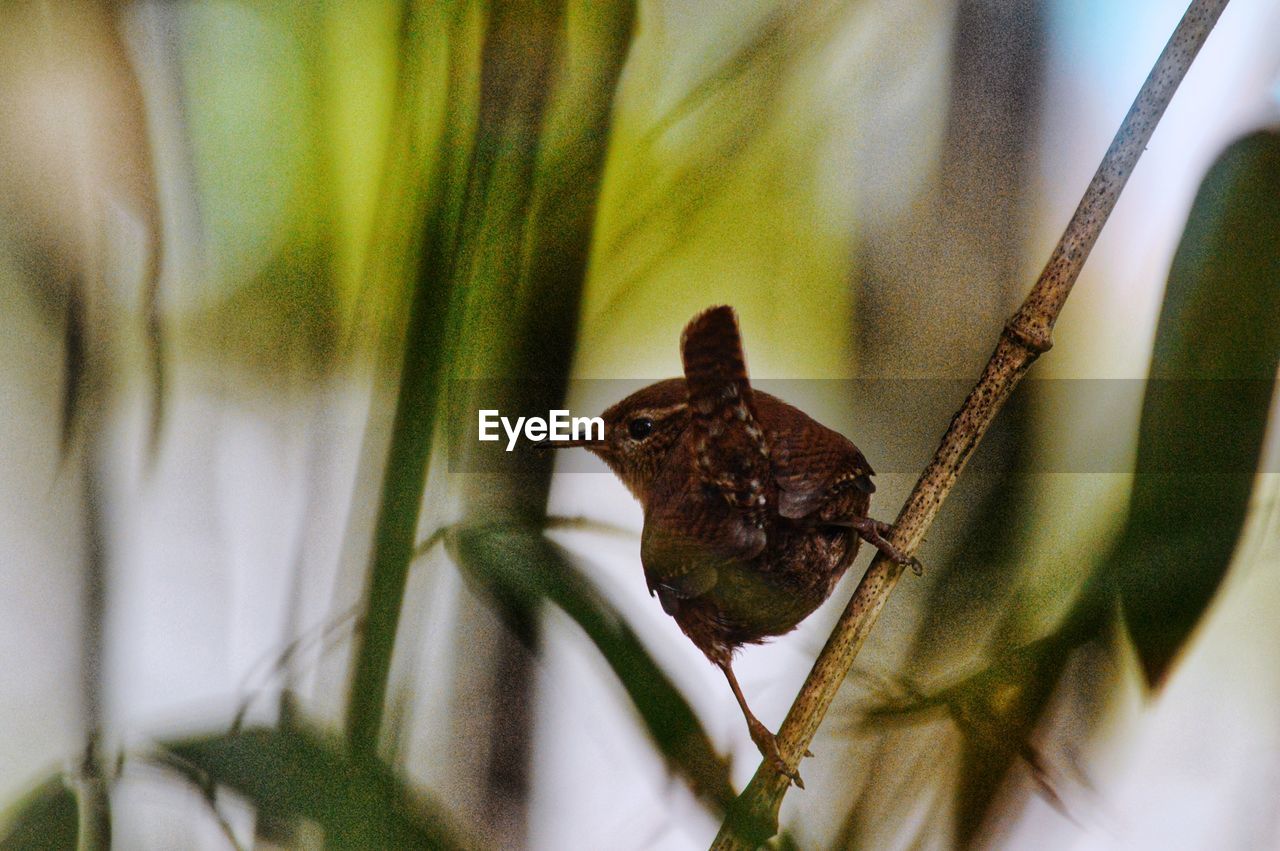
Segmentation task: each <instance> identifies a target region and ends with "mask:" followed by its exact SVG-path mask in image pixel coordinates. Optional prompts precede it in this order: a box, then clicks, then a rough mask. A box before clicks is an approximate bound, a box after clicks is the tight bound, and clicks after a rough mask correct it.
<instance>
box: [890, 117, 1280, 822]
mask: <svg viewBox="0 0 1280 851" xmlns="http://www.w3.org/2000/svg"><path fill="white" fill-rule="evenodd" d="M1277 233H1280V134H1277V133H1274V132H1261V133H1256V134H1254V135H1252V136H1249V137H1247V138H1245V139H1242V140H1240V141H1239V142H1236V143H1235V144H1233V145H1232V146H1231V147H1230V148H1228V149H1227V150H1226V152H1224V153H1223V154H1222V156H1221V157H1219V159H1218V160H1217V162H1216V163H1215V164H1214V165H1213V167H1212V168H1211V169H1210V170H1209V172H1208V174H1207V175H1206V176H1205V178H1204V181H1203V182H1202V184H1201V186H1200V189H1199V191H1198V192H1197V194H1196V198H1195V201H1194V203H1193V204H1192V208H1191V212H1190V214H1189V216H1188V220H1187V226H1186V229H1185V230H1184V232H1183V236H1182V240H1181V242H1180V244H1179V246H1178V250H1177V253H1176V254H1175V257H1174V260H1173V264H1172V268H1171V270H1170V274H1169V283H1168V287H1167V289H1166V292H1165V298H1164V304H1163V307H1162V309H1161V313H1160V321H1159V325H1158V328H1157V333H1156V340H1155V347H1154V350H1153V353H1152V360H1151V368H1150V373H1149V380H1148V383H1147V388H1146V394H1145V397H1144V404H1143V410H1142V420H1141V424H1140V428H1139V440H1138V456H1137V461H1136V471H1135V476H1134V485H1133V492H1132V496H1131V498H1130V506H1129V518H1128V522H1127V524H1126V526H1125V528H1124V531H1123V533H1122V534H1121V537H1120V539H1119V540H1118V541H1117V543H1116V544H1115V546H1114V547H1113V548H1112V550H1111V551H1110V552H1109V553H1107V554H1106V555H1104V556H1103V557H1102V558H1101V559H1100V560H1099V561H1098V562H1097V563H1096V565H1092V566H1087V567H1086V570H1087V571H1088V576H1087V579H1086V580H1085V582H1084V583H1083V586H1082V591H1081V593H1080V595H1079V597H1078V599H1077V600H1076V602H1075V603H1074V604H1073V606H1072V607H1071V609H1070V611H1069V612H1068V614H1067V616H1066V617H1065V618H1064V620H1063V621H1062V623H1061V624H1060V625H1059V626H1058V627H1057V629H1055V630H1054V631H1053V632H1052V633H1051V634H1049V635H1047V636H1045V637H1044V638H1042V639H1040V640H1038V641H1035V642H1032V643H1030V644H1027V645H1025V646H1021V647H1016V648H1013V649H1009V650H1005V651H1003V652H999V653H998V658H997V661H996V662H995V663H993V664H992V665H991V666H990V667H987V668H985V669H983V670H981V671H979V672H978V673H977V674H974V675H972V676H970V677H967V678H965V679H963V680H961V681H959V682H957V683H955V684H954V685H951V686H949V687H946V688H943V689H940V690H937V691H934V692H931V693H929V694H927V695H920V694H917V693H915V692H914V690H913V689H911V688H908V689H907V691H908V694H906V695H905V696H903V697H902V698H901V699H897V700H893V701H891V702H889V703H886V704H884V705H881V706H879V707H878V708H876V709H874V710H872V712H871V713H870V714H869V719H868V720H869V721H870V722H872V723H876V722H878V721H896V720H909V719H911V718H916V719H919V720H924V719H925V718H928V717H930V716H931V715H932V714H933V713H932V710H935V709H939V710H945V711H947V712H948V713H949V714H950V716H951V718H952V720H953V721H954V722H955V724H956V725H957V727H958V728H959V730H960V732H961V735H962V737H963V756H962V760H963V762H962V770H961V774H960V777H959V781H958V785H957V788H956V792H955V795H956V808H955V841H956V844H957V845H958V846H967V845H968V844H969V843H970V842H971V841H972V840H973V839H974V837H975V836H977V835H978V832H979V830H980V829H981V828H982V827H983V826H984V824H986V823H987V820H988V819H989V818H990V817H991V816H992V811H991V806H992V804H993V802H994V801H995V800H996V794H997V792H998V791H999V790H1000V788H1001V786H1002V785H1003V784H1004V783H1005V781H1006V779H1007V777H1008V773H1009V771H1010V769H1011V767H1012V766H1013V765H1015V764H1017V763H1018V762H1019V761H1021V762H1022V764H1024V765H1026V766H1027V767H1028V768H1029V769H1030V770H1031V772H1032V776H1033V778H1034V779H1035V780H1036V782H1037V783H1038V784H1039V785H1040V788H1041V791H1042V792H1043V793H1044V794H1045V795H1046V797H1047V798H1048V799H1049V800H1050V801H1051V802H1053V803H1054V804H1055V806H1059V807H1063V806H1064V805H1063V803H1062V801H1061V790H1060V789H1059V788H1057V786H1058V784H1059V783H1060V782H1061V779H1062V778H1061V776H1056V777H1055V776H1052V775H1051V774H1050V772H1049V771H1048V769H1047V768H1046V766H1045V765H1044V764H1043V761H1042V759H1041V757H1040V755H1039V753H1038V751H1037V749H1036V747H1035V746H1034V745H1033V743H1032V739H1033V736H1034V734H1035V731H1036V729H1037V725H1038V724H1039V723H1040V721H1041V720H1042V719H1043V717H1044V714H1045V712H1046V710H1047V707H1048V706H1049V701H1050V698H1051V697H1052V696H1053V694H1054V692H1055V690H1056V689H1057V688H1058V687H1059V685H1060V683H1061V682H1062V678H1063V674H1064V671H1065V669H1066V667H1067V664H1068V662H1069V661H1070V660H1071V658H1072V656H1073V654H1075V653H1076V652H1077V651H1078V650H1079V649H1080V648H1081V647H1082V646H1083V645H1085V644H1086V643H1089V642H1094V641H1102V640H1104V639H1105V638H1106V634H1107V630H1108V629H1109V628H1110V627H1111V626H1112V625H1115V624H1116V623H1117V620H1116V616H1117V614H1119V618H1120V620H1119V623H1120V624H1122V625H1123V628H1124V629H1125V634H1126V635H1127V636H1128V637H1129V639H1130V640H1131V641H1132V643H1133V646H1134V648H1135V649H1136V651H1137V654H1138V657H1139V659H1140V661H1141V662H1142V667H1143V670H1144V672H1145V675H1146V677H1147V681H1148V683H1150V684H1152V685H1158V684H1159V683H1160V682H1161V681H1162V680H1163V678H1164V677H1165V676H1166V675H1167V674H1168V672H1169V670H1170V669H1171V667H1172V665H1173V664H1174V663H1175V661H1176V658H1177V655H1178V653H1179V652H1180V651H1181V650H1182V648H1183V647H1184V645H1185V644H1186V642H1187V640H1188V638H1189V637H1190V635H1191V634H1192V633H1193V631H1194V630H1195V628H1196V626H1197V625H1198V624H1199V623H1200V622H1201V621H1202V619H1203V618H1204V616H1205V613H1206V612H1207V611H1208V609H1209V607H1210V605H1211V604H1212V601H1213V597H1214V594H1215V592H1216V591H1217V589H1218V588H1219V586H1220V585H1221V583H1222V581H1223V580H1224V578H1225V577H1226V574H1227V570H1228V568H1229V567H1230V565H1231V562H1232V558H1233V556H1234V554H1235V551H1236V548H1237V544H1238V542H1239V541H1240V538H1241V535H1242V533H1243V531H1244V526H1245V520H1246V516H1247V513H1248V509H1249V496H1250V494H1251V492H1252V490H1253V487H1254V483H1255V479H1256V475H1257V473H1258V472H1259V468H1258V465H1259V463H1260V462H1261V460H1262V459H1261V449H1262V440H1263V436H1264V432H1265V429H1266V424H1267V418H1268V414H1269V412H1270V407H1271V401H1272V398H1273V396H1274V383H1275V375H1276V369H1277V365H1278V364H1280V322H1277V321H1276V318H1277V317H1280V240H1277V239H1276V234H1277ZM1027 499H1028V493H1027V492H1026V491H1025V490H1023V489H1021V488H1016V487H1015V488H1010V489H1008V491H1006V492H1005V493H1004V494H1003V495H1001V496H999V497H998V498H997V503H999V505H997V506H996V507H995V509H996V510H995V511H994V513H993V514H992V515H991V516H990V517H989V518H988V519H989V520H992V519H994V520H997V521H1009V520H1010V519H1012V518H1016V517H1018V516H1028V515H1029V506H1028V504H1027V502H1026V500H1027ZM1010 501H1013V502H1014V503H1018V502H1020V503H1021V505H1011V504H1010ZM985 528H986V527H985V526H984V529H985ZM987 534H992V533H990V532H988V531H983V530H979V531H977V532H975V537H982V536H984V535H987ZM976 551H980V549H979V550H974V549H973V548H972V547H968V548H964V549H962V550H961V557H962V558H964V557H969V556H972V555H973V553H974V552H976ZM1016 554H1017V550H1016V549H1012V548H1006V549H1005V550H1004V551H1003V552H1001V553H990V554H989V556H990V557H993V558H1000V559H1005V558H1014V557H1016ZM1007 617H1008V618H1010V619H1012V618H1016V617H1018V612H1017V611H1016V607H1013V608H1011V609H1010V610H1009V612H1008V615H1007ZM1090 720H1092V719H1085V721H1086V723H1088V722H1089V721H1090Z"/></svg>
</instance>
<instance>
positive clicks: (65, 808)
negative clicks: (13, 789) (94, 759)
mask: <svg viewBox="0 0 1280 851" xmlns="http://www.w3.org/2000/svg"><path fill="white" fill-rule="evenodd" d="M77 818H78V816H77V812H76V798H75V795H74V794H72V792H71V790H70V789H68V788H67V786H66V784H65V783H64V782H63V779H62V775H60V774H59V775H55V776H53V777H50V778H49V779H48V780H46V781H45V782H43V783H41V784H40V785H39V786H37V787H36V788H35V789H33V790H32V791H31V792H30V793H29V794H28V795H27V796H26V797H25V798H23V799H22V800H21V801H19V802H18V803H16V804H14V805H13V807H11V808H10V810H9V812H7V813H5V815H4V818H3V820H2V821H0V851H45V849H48V851H68V849H72V848H75V847H76V835H77Z"/></svg>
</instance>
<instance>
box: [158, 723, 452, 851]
mask: <svg viewBox="0 0 1280 851" xmlns="http://www.w3.org/2000/svg"><path fill="white" fill-rule="evenodd" d="M157 762H159V763H160V764H162V765H164V766H166V767H168V768H170V769H172V770H174V771H177V772H178V773H180V774H182V775H183V776H184V777H186V778H187V779H189V780H192V781H194V782H196V783H197V784H198V785H201V786H204V785H214V786H222V787H226V788H228V789H231V790H233V791H235V792H237V793H239V794H240V795H243V796H244V797H245V798H247V799H248V800H249V801H250V802H251V803H252V804H253V805H254V807H255V808H256V809H257V811H258V813H259V814H260V815H261V816H265V817H268V818H271V819H278V820H281V821H297V820H299V819H307V820H310V821H314V822H316V823H318V824H319V825H320V826H321V827H322V828H323V829H324V832H325V838H326V843H327V845H328V847H331V848H342V849H347V848H350V849H366V848H367V849H386V848H397V849H399V848H405V849H410V848H462V847H471V846H470V845H469V844H467V843H464V842H463V841H462V840H460V839H459V838H458V837H457V835H456V834H455V832H454V830H453V829H452V828H451V827H450V826H449V824H448V820H447V818H446V817H445V816H444V815H443V813H442V812H440V811H439V809H438V808H437V807H435V806H434V805H431V804H430V803H428V802H426V801H424V800H423V799H422V796H420V795H417V794H415V793H414V792H413V790H412V789H410V787H409V786H408V784H407V783H406V782H405V781H404V780H402V779H400V778H399V777H397V776H396V775H395V774H393V773H392V772H391V771H390V770H389V769H388V768H386V766H384V765H383V764H381V763H380V762H374V761H371V760H366V759H361V758H357V757H353V756H350V755H349V754H348V753H347V752H346V751H345V750H343V748H342V746H341V744H340V743H339V742H338V741H337V740H336V739H335V740H331V739H329V738H328V737H325V736H323V735H322V734H320V733H317V732H314V731H310V730H306V729H300V728H296V727H294V728H289V729H269V728H254V729H249V730H244V731H241V732H238V733H224V734H215V735H210V736H200V737H196V738H191V739H185V740H182V741H177V742H171V743H168V744H166V745H164V748H163V750H162V751H161V752H160V754H159V756H158V757H157Z"/></svg>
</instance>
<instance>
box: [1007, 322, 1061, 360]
mask: <svg viewBox="0 0 1280 851" xmlns="http://www.w3.org/2000/svg"><path fill="white" fill-rule="evenodd" d="M1021 319H1022V315H1021V314H1017V315H1015V316H1014V317H1013V318H1012V319H1011V320H1009V322H1008V323H1006V324H1005V326H1004V335H1005V337H1007V338H1009V340H1010V341H1011V342H1013V343H1015V344H1016V345H1019V346H1021V347H1022V348H1024V349H1026V350H1027V351H1029V352H1031V353H1032V354H1033V355H1035V356H1039V355H1042V354H1044V353H1045V352H1047V351H1049V350H1050V349H1052V348H1053V331H1052V329H1050V328H1049V327H1048V326H1041V325H1038V324H1033V323H1026V322H1021V321H1019V320H1021Z"/></svg>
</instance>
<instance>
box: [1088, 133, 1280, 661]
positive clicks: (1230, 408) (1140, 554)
mask: <svg viewBox="0 0 1280 851" xmlns="http://www.w3.org/2000/svg"><path fill="white" fill-rule="evenodd" d="M1278 358H1280V135H1278V134H1276V133H1258V134H1255V135H1253V136H1249V137H1248V138H1246V139H1244V140H1242V141H1240V142H1237V143H1236V144H1234V145H1232V146H1231V147H1230V148H1229V149H1227V151H1226V152H1225V153H1224V154H1223V155H1222V157H1221V158H1219V160H1218V161H1217V162H1216V163H1215V164H1214V166H1213V168H1212V169H1210V171H1209V174H1208V175H1207V176H1206V177H1205V180H1204V182H1203V183H1202V184H1201V186H1200V190H1199V192H1198V193H1197V195H1196V199H1195V203H1194V204H1193V205H1192V208H1191V214H1190V217H1189V218H1188V221H1187V227H1186V230H1185V232H1184V233H1183V237H1182V242H1181V243H1180V244H1179V246H1178V251H1177V254H1176V255H1175V256H1174V260H1173V267H1172V269H1171V271H1170V275H1169V286H1168V289H1167V291H1166V293H1165V300H1164V306H1163V308H1162V309H1161V313H1160V323H1159V326H1158V328H1157V331H1156V342H1155V351H1154V354H1153V357H1152V364H1151V381H1150V382H1149V384H1148V387H1147V392H1146V397H1145V399H1144V402H1143V411H1142V425H1141V431H1140V435H1139V443H1138V470H1137V478H1136V481H1135V482H1134V489H1133V496H1132V500H1131V505H1130V517H1129V523H1128V526H1127V528H1126V530H1125V532H1124V535H1123V537H1122V539H1121V542H1120V544H1119V545H1118V548H1117V550H1116V552H1115V553H1114V555H1113V557H1112V560H1111V562H1110V564H1109V566H1108V573H1109V575H1110V577H1111V578H1112V580H1113V581H1114V582H1115V583H1116V585H1117V586H1118V587H1119V589H1120V595H1121V598H1122V600H1123V602H1124V612H1125V617H1126V620H1127V622H1128V625H1129V630H1130V634H1131V635H1132V637H1133V641H1134V644H1135V646H1136V648H1137V651H1138V654H1139V657H1140V658H1141V661H1142V665H1143V669H1144V670H1145V672H1146V674H1147V677H1148V680H1149V682H1151V683H1152V684H1156V683H1159V681H1160V680H1161V678H1162V677H1163V676H1164V674H1165V673H1167V671H1168V669H1169V666H1170V664H1171V663H1172V661H1173V659H1174V657H1175V656H1176V654H1177V653H1178V651H1179V649H1180V648H1181V647H1182V645H1183V644H1184V642H1185V641H1186V639H1187V636H1188V635H1189V634H1190V633H1191V631H1192V629H1194V627H1195V625H1196V624H1197V623H1198V622H1199V621H1200V619H1201V617H1202V616H1203V614H1204V612H1205V609H1206V608H1207V607H1208V605H1209V602H1210V601H1211V600H1212V598H1213V595H1214V592H1215V591H1216V590H1217V588H1218V586H1219V584H1220V583H1221V581H1222V578H1223V576H1224V575H1225V573H1226V570H1227V566H1228V565H1229V564H1230V562H1231V557H1232V554H1233V552H1234V550H1235V548H1236V544H1237V542H1238V540H1239V538H1240V533H1241V531H1242V529H1243V527H1244V521H1245V515H1246V512H1247V509H1248V501H1249V494H1250V492H1251V490H1252V488H1253V479H1254V474H1255V472H1256V470H1257V465H1258V460H1259V454H1260V451H1261V447H1262V441H1263V436H1264V432H1265V430H1266V425H1267V414H1268V412H1269V408H1270V404H1271V396H1272V385H1273V383H1274V379H1275V374H1276V367H1277V361H1278Z"/></svg>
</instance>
